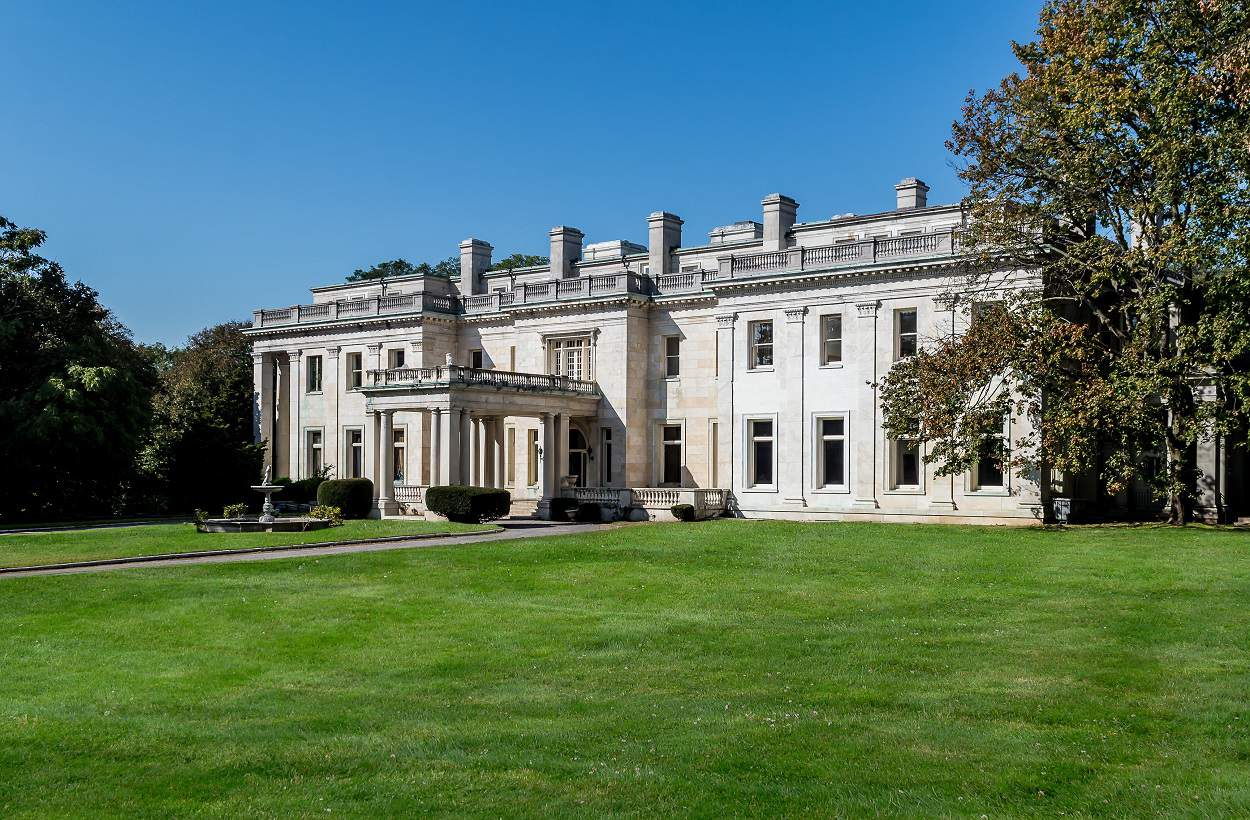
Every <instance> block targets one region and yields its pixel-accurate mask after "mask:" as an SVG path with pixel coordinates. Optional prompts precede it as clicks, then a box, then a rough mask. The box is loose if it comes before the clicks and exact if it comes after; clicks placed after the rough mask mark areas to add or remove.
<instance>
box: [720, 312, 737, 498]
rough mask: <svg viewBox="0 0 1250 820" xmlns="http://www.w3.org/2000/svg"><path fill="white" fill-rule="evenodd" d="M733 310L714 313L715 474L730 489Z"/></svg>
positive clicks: (732, 421) (732, 407) (724, 486)
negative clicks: (724, 312)
mask: <svg viewBox="0 0 1250 820" xmlns="http://www.w3.org/2000/svg"><path fill="white" fill-rule="evenodd" d="M737 318H738V317H737V314H735V313H726V314H722V315H720V316H717V317H716V336H717V338H716V437H717V439H718V441H717V445H716V459H717V465H716V477H717V479H718V481H719V483H720V485H721V486H722V487H723V488H725V489H732V488H733V486H734V481H735V477H736V473H735V471H734V441H735V436H734V320H735V319H737Z"/></svg>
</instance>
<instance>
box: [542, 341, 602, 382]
mask: <svg viewBox="0 0 1250 820" xmlns="http://www.w3.org/2000/svg"><path fill="white" fill-rule="evenodd" d="M548 351H549V352H548V366H549V369H550V371H551V373H552V374H554V375H556V376H568V377H569V378H570V379H579V380H582V379H586V380H588V379H591V378H593V377H592V376H591V374H590V340H589V339H586V338H581V339H554V340H552V341H550V342H548Z"/></svg>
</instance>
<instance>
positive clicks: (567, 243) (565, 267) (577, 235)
mask: <svg viewBox="0 0 1250 820" xmlns="http://www.w3.org/2000/svg"><path fill="white" fill-rule="evenodd" d="M547 235H548V236H550V237H551V275H552V276H554V277H556V278H557V279H568V278H569V277H571V276H576V274H575V273H574V272H573V263H574V262H577V261H578V260H580V259H581V258H582V238H583V237H585V234H584V233H582V232H581V231H579V230H578V229H577V228H570V227H567V226H565V225H557V226H555V227H554V228H552V229H551V230H550V231H549V232H548V233H547Z"/></svg>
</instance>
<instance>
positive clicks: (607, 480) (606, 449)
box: [599, 427, 612, 487]
mask: <svg viewBox="0 0 1250 820" xmlns="http://www.w3.org/2000/svg"><path fill="white" fill-rule="evenodd" d="M599 465H600V466H599V469H600V474H601V476H602V479H603V486H605V487H608V486H611V484H612V428H611V427H604V428H602V429H601V430H600V431H599Z"/></svg>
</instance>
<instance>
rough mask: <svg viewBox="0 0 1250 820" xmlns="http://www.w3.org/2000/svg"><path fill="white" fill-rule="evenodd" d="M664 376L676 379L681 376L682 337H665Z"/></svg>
mask: <svg viewBox="0 0 1250 820" xmlns="http://www.w3.org/2000/svg"><path fill="white" fill-rule="evenodd" d="M664 375H665V376H667V377H668V378H670V379H671V378H675V377H677V376H680V375H681V337H680V336H665V337H664Z"/></svg>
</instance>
